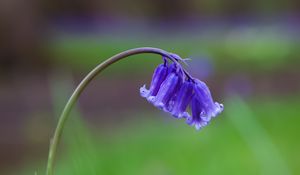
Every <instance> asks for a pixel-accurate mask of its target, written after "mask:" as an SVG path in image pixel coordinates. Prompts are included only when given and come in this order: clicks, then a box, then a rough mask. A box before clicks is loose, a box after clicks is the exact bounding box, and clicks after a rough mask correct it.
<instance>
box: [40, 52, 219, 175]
mask: <svg viewBox="0 0 300 175" xmlns="http://www.w3.org/2000/svg"><path fill="white" fill-rule="evenodd" d="M142 53H153V54H158V55H161V56H162V57H163V61H164V63H163V64H161V65H160V66H159V67H158V68H157V69H156V70H155V72H154V75H153V77H152V82H151V85H150V89H149V90H148V89H146V86H145V85H144V86H143V87H141V88H140V94H141V96H142V97H144V98H146V99H147V100H148V101H149V102H150V103H152V104H153V105H154V106H156V107H158V108H159V109H162V110H164V111H165V112H168V113H170V114H172V115H173V116H174V117H175V118H185V119H186V122H187V123H188V124H189V125H194V126H195V127H196V129H200V128H202V127H203V126H205V125H206V124H207V123H208V122H209V121H210V119H211V117H215V116H216V115H218V114H219V113H221V112H222V110H223V105H222V104H219V103H217V102H214V101H213V99H212V97H211V94H210V92H209V89H208V87H207V86H206V84H205V83H204V82H201V81H200V80H197V79H195V78H193V77H192V76H191V75H190V74H189V73H188V72H187V71H186V70H185V69H184V68H183V67H182V66H181V64H180V62H183V63H185V59H182V58H181V57H180V56H178V55H176V54H173V53H169V52H166V51H164V50H161V49H158V48H152V47H141V48H135V49H131V50H127V51H124V52H121V53H119V54H117V55H114V56H112V57H110V58H109V59H107V60H106V61H104V62H102V63H101V64H99V65H98V66H97V67H95V68H94V69H93V70H92V71H91V72H90V73H89V74H88V75H87V76H86V77H85V78H84V79H83V80H82V81H81V82H80V84H79V85H78V86H77V88H76V89H75V91H74V92H73V94H72V95H71V97H70V98H69V100H68V102H67V104H66V106H65V107H64V109H63V112H62V114H61V116H60V117H59V120H58V124H57V126H56V129H55V131H54V136H53V138H52V139H51V141H50V148H49V155H48V162H47V168H46V175H52V174H53V167H54V160H55V156H56V152H57V147H58V144H59V141H60V140H61V136H62V133H63V129H64V126H65V123H66V121H67V119H68V116H69V114H70V112H71V109H72V107H73V106H74V104H75V103H76V101H77V100H78V98H79V96H80V94H81V93H82V92H83V90H84V89H85V88H86V86H87V85H88V84H89V83H90V82H91V81H92V80H93V79H94V78H95V77H96V76H97V75H98V74H99V73H101V72H102V71H103V70H104V69H105V68H107V67H108V66H110V65H112V64H113V63H115V62H117V61H119V60H121V59H123V58H126V57H128V56H131V55H136V54H142ZM169 61H170V62H171V64H170V63H169ZM188 106H190V107H191V108H192V116H191V115H190V114H189V113H188V112H187V111H186V109H187V108H188Z"/></svg>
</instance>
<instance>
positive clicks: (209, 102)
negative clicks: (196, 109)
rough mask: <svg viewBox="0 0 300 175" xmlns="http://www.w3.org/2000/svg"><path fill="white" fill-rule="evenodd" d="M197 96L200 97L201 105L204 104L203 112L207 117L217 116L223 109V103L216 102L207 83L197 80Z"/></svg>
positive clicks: (195, 89) (195, 88) (195, 87)
mask: <svg viewBox="0 0 300 175" xmlns="http://www.w3.org/2000/svg"><path fill="white" fill-rule="evenodd" d="M194 91H195V97H196V98H198V100H199V102H200V104H201V106H203V113H204V115H205V116H206V117H208V118H210V117H215V116H217V115H218V114H219V113H221V112H222V111H223V105H222V104H219V103H217V102H214V101H213V99H212V96H211V94H210V91H209V89H208V87H207V85H206V84H205V83H204V82H202V81H200V80H195V85H194Z"/></svg>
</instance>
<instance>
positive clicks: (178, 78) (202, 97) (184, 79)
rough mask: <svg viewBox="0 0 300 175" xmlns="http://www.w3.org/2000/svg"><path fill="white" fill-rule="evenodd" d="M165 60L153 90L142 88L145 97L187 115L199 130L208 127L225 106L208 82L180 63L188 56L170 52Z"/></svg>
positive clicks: (189, 121)
mask: <svg viewBox="0 0 300 175" xmlns="http://www.w3.org/2000/svg"><path fill="white" fill-rule="evenodd" d="M168 59H169V60H168ZM163 60H164V64H161V65H159V66H158V67H157V68H156V69H155V71H154V74H153V77H152V81H151V84H150V88H149V90H148V89H146V85H144V86H143V87H141V88H140V94H141V96H142V97H144V98H146V99H147V100H148V101H149V102H150V103H152V104H153V105H154V106H155V107H157V108H159V109H161V110H163V111H165V112H167V113H170V114H171V115H172V116H174V117H175V118H185V119H186V123H187V124H189V125H192V126H195V128H196V129H197V130H199V129H200V128H202V127H204V126H206V125H207V124H208V123H209V122H210V120H211V118H212V117H215V116H217V115H218V114H219V113H221V112H222V111H223V105H222V104H219V103H217V102H214V101H213V99H212V96H211V93H210V91H209V88H208V87H207V85H206V84H205V83H204V82H202V81H200V80H198V79H196V78H193V77H192V76H191V75H189V74H188V73H187V72H186V71H185V70H184V68H183V67H182V66H181V64H180V63H179V61H184V59H181V58H180V57H179V56H178V55H176V54H170V55H167V56H166V57H163ZM169 61H171V62H172V63H171V64H169ZM189 109H190V111H191V112H192V114H189V112H188V111H189Z"/></svg>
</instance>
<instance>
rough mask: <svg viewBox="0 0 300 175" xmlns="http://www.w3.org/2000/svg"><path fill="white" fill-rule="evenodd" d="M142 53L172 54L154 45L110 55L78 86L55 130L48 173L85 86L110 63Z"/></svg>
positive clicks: (50, 173) (50, 174)
mask: <svg viewBox="0 0 300 175" xmlns="http://www.w3.org/2000/svg"><path fill="white" fill-rule="evenodd" d="M140 53H154V54H159V55H162V56H167V55H169V54H170V53H168V52H166V51H164V50H161V49H157V48H152V47H141V48H135V49H131V50H127V51H124V52H121V53H119V54H117V55H114V56H112V57H110V58H109V59H107V60H106V61H104V62H102V63H101V64H99V65H98V66H97V67H95V68H94V69H93V70H92V71H91V72H90V73H89V74H88V75H87V76H86V77H85V78H84V79H83V80H82V81H81V82H80V84H79V85H78V86H77V88H76V89H75V91H74V92H73V94H72V95H71V97H70V98H69V100H68V102H67V104H66V106H65V108H64V110H63V112H62V114H61V116H60V118H59V120H58V124H57V126H56V129H55V132H54V136H53V138H52V139H51V142H50V149H49V155H48V163H47V169H46V175H52V174H53V165H54V159H55V156H56V150H57V146H58V143H59V140H60V138H61V135H62V132H63V129H64V126H65V123H66V120H67V119H68V116H69V113H70V111H71V109H72V107H73V106H74V104H75V103H76V101H77V100H78V98H79V96H80V94H81V93H82V92H83V90H84V89H85V87H86V86H87V85H88V84H89V83H90V82H91V81H92V80H93V78H95V76H96V75H98V74H99V73H100V72H102V71H103V70H104V69H105V68H107V67H108V66H109V65H111V64H113V63H115V62H117V61H119V60H121V59H123V58H126V57H128V56H131V55H135V54H140Z"/></svg>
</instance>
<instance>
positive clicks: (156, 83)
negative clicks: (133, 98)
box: [140, 64, 168, 100]
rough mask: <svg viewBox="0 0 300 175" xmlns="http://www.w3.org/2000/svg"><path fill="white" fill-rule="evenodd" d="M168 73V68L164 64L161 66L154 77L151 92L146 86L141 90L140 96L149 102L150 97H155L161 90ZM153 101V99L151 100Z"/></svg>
mask: <svg viewBox="0 0 300 175" xmlns="http://www.w3.org/2000/svg"><path fill="white" fill-rule="evenodd" d="M167 72H168V67H167V66H165V65H164V64H161V65H159V66H158V67H157V68H156V69H155V71H154V74H153V76H152V81H151V85H150V88H149V90H147V89H146V85H144V86H143V87H141V88H140V94H141V96H142V97H145V98H147V99H148V100H149V98H148V97H149V96H155V95H156V94H157V92H158V90H159V87H160V85H161V84H162V82H163V81H164V80H165V78H166V76H167ZM150 99H151V98H150Z"/></svg>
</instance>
